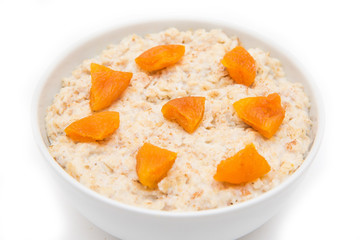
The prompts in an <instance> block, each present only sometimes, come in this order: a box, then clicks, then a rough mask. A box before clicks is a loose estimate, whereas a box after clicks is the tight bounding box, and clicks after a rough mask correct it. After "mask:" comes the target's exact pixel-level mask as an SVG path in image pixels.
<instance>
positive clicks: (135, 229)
mask: <svg viewBox="0 0 360 240" xmlns="http://www.w3.org/2000/svg"><path fill="white" fill-rule="evenodd" d="M168 27H176V28H178V29H180V30H189V29H198V28H205V29H207V30H209V29H213V28H220V29H222V30H223V31H224V32H225V33H226V34H228V35H236V36H238V37H239V38H240V40H241V42H242V43H243V45H244V46H245V47H247V48H248V47H259V48H262V49H263V50H265V51H270V53H271V56H273V57H276V58H278V59H279V60H280V61H281V62H282V64H283V67H284V70H285V73H286V75H287V77H288V79H289V80H290V81H294V82H300V83H302V84H303V85H304V87H305V92H306V93H307V95H308V96H309V97H310V101H311V111H310V115H311V119H312V121H313V127H312V137H313V139H314V141H313V143H312V146H311V149H310V151H309V153H308V155H307V158H306V159H305V161H304V163H303V164H302V165H301V167H300V168H299V169H298V170H297V171H296V172H295V173H294V174H292V175H291V176H290V177H289V178H288V179H287V180H285V181H284V182H283V183H281V184H280V185H279V186H278V187H276V188H274V189H272V190H270V191H268V192H266V193H264V194H262V195H261V196H259V197H256V198H254V199H251V200H249V201H246V202H243V203H240V204H237V205H233V206H229V207H225V208H219V209H213V210H204V211H198V212H165V211H155V210H148V209H142V208H137V207H134V206H129V205H126V204H122V203H120V202H117V201H114V200H111V199H108V198H106V197H104V196H101V195H100V194H98V193H96V192H94V191H92V190H90V189H88V188H86V187H85V186H83V185H81V184H80V183H79V182H77V181H76V180H75V179H74V178H72V177H71V176H70V175H69V174H67V173H66V172H65V171H64V169H63V168H61V167H60V165H59V164H58V163H57V162H56V161H55V160H54V159H53V158H52V157H51V155H50V154H49V152H48V146H49V141H48V138H47V135H46V129H45V120H44V119H45V113H46V109H47V107H48V106H49V105H50V104H51V103H52V100H53V97H54V96H55V94H56V93H58V92H59V89H60V87H61V79H62V78H63V77H64V76H68V75H70V73H71V71H72V70H73V69H74V68H75V67H76V66H77V65H78V64H80V63H81V62H82V61H83V60H84V59H88V58H90V57H92V56H95V55H97V54H99V53H100V51H101V50H102V49H104V48H105V47H106V46H107V45H108V44H110V43H117V42H119V41H120V40H121V39H122V38H123V37H125V36H127V35H129V34H133V33H136V34H140V35H144V34H146V33H155V32H159V31H161V30H164V29H166V28H168ZM319 96H320V94H319V92H318V89H317V87H316V86H315V85H314V81H313V80H312V79H311V77H310V76H309V74H308V73H307V72H306V71H305V70H304V68H303V67H302V65H301V64H299V62H298V61H297V60H296V59H295V58H294V57H293V56H289V55H288V53H287V52H286V51H285V50H283V49H281V48H280V47H279V46H277V45H276V44H274V43H271V42H270V41H269V40H267V39H265V38H264V37H263V36H259V34H257V33H254V32H251V31H249V30H246V29H243V28H241V27H239V26H236V25H230V24H228V23H226V24H224V23H222V24H221V23H218V21H217V22H209V21H193V20H158V21H146V22H141V23H135V24H132V25H126V26H120V27H118V28H116V29H113V30H111V31H108V32H106V33H102V34H100V35H98V36H97V37H95V38H93V39H90V40H89V41H86V42H85V43H81V44H80V45H78V46H77V47H75V48H73V49H72V50H71V51H69V53H67V54H66V55H65V56H64V57H62V58H61V59H60V60H59V61H57V62H56V63H55V65H54V67H53V68H52V69H51V70H50V71H49V72H48V73H47V74H46V75H45V77H44V78H43V79H42V80H41V83H40V84H39V87H38V88H37V91H36V93H35V96H34V102H33V109H32V114H33V116H32V118H33V129H34V135H35V139H36V142H37V144H38V146H39V148H40V150H41V152H42V154H43V156H44V159H45V160H46V161H47V162H48V163H49V164H50V166H51V169H52V171H54V172H55V173H56V174H54V175H55V176H56V178H57V180H58V181H57V182H58V183H59V184H58V187H59V188H61V189H62V190H63V191H64V195H66V196H67V197H68V199H69V201H70V202H72V203H73V205H74V206H75V207H76V208H77V209H78V210H79V211H80V212H81V213H82V214H83V215H84V216H85V217H87V218H88V219H89V220H90V221H91V222H93V223H94V224H95V225H97V226H98V227H100V228H102V229H103V230H105V231H106V232H109V233H110V234H112V235H114V236H116V237H119V238H123V239H172V240H176V239H207V240H210V239H235V238H238V237H241V236H243V235H245V234H247V233H249V232H251V231H253V230H254V229H256V228H258V227H259V226H261V225H262V224H263V223H265V222H266V221H267V220H269V219H270V218H271V217H272V216H273V215H274V214H275V213H276V212H277V211H278V210H279V208H280V207H281V206H282V205H283V203H284V201H286V199H287V198H288V196H289V194H290V193H291V192H292V191H293V190H294V188H295V186H296V185H297V184H298V183H299V181H300V180H301V179H302V178H303V176H304V173H305V171H306V170H307V169H308V168H309V166H310V164H311V162H312V161H313V160H314V158H315V155H316V153H317V151H318V149H319V146H320V141H321V138H322V135H323V131H324V112H323V109H324V107H323V105H322V100H321V98H320V97H319Z"/></svg>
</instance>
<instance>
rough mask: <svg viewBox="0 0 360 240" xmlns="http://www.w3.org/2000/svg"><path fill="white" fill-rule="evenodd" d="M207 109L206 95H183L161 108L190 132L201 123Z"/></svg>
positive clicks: (166, 116)
mask: <svg viewBox="0 0 360 240" xmlns="http://www.w3.org/2000/svg"><path fill="white" fill-rule="evenodd" d="M204 111H205V98H204V97H182V98H176V99H172V100H170V101H169V102H167V103H166V104H165V105H164V106H163V107H162V109H161V112H162V113H163V115H164V117H165V118H166V119H168V120H173V121H175V122H177V123H178V124H179V125H180V126H182V127H183V128H184V130H185V131H187V132H188V133H193V132H194V131H195V130H196V129H197V128H198V127H199V125H200V122H201V120H202V118H203V116H204Z"/></svg>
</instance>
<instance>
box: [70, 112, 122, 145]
mask: <svg viewBox="0 0 360 240" xmlns="http://www.w3.org/2000/svg"><path fill="white" fill-rule="evenodd" d="M119 125H120V119H119V113H118V112H112V111H105V112H99V113H95V114H93V115H91V116H88V117H85V118H82V119H80V120H77V121H75V122H73V123H71V124H70V125H69V126H67V127H66V128H65V133H66V135H67V136H68V137H69V138H71V139H72V140H74V141H78V142H93V141H96V140H103V139H105V138H107V137H108V136H110V135H111V134H112V133H114V132H115V130H116V129H118V128H119Z"/></svg>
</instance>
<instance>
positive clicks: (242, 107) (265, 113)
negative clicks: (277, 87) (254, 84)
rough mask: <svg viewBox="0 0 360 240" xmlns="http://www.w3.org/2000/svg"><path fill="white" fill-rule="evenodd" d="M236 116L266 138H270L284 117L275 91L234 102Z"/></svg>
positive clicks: (283, 111)
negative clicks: (264, 95)
mask: <svg viewBox="0 0 360 240" xmlns="http://www.w3.org/2000/svg"><path fill="white" fill-rule="evenodd" d="M233 105H234V108H235V110H236V112H237V114H238V116H239V117H240V118H241V119H242V120H243V121H244V122H245V123H246V124H248V125H250V126H251V127H253V128H254V129H255V130H257V131H258V132H259V133H260V134H261V135H263V136H264V137H266V138H271V137H272V136H273V135H274V134H275V133H276V131H277V130H278V128H279V126H280V125H281V123H282V121H283V120H284V117H285V110H284V109H283V108H282V106H281V98H280V96H279V95H278V94H277V93H272V94H270V95H268V96H267V97H248V98H243V99H240V100H239V101H237V102H235V103H234V104H233Z"/></svg>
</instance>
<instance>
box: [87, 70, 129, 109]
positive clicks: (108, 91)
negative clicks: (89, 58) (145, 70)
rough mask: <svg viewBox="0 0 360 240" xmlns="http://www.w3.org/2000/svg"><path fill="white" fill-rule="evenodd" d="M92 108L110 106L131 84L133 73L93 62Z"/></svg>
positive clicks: (91, 72) (91, 71)
mask: <svg viewBox="0 0 360 240" xmlns="http://www.w3.org/2000/svg"><path fill="white" fill-rule="evenodd" d="M90 74H91V88H90V108H91V110H92V111H99V110H102V109H104V108H107V107H109V106H110V105H111V104H112V103H113V102H114V101H115V100H117V99H118V98H119V97H120V95H121V94H122V93H123V92H124V90H125V89H126V88H127V87H128V86H129V83H130V80H131V78H132V75H133V74H132V73H130V72H121V71H115V70H112V69H110V68H108V67H105V66H103V65H99V64H96V63H91V65H90Z"/></svg>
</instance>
